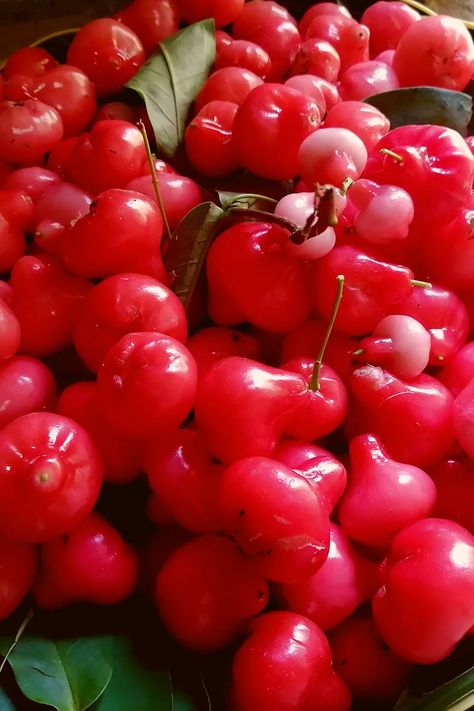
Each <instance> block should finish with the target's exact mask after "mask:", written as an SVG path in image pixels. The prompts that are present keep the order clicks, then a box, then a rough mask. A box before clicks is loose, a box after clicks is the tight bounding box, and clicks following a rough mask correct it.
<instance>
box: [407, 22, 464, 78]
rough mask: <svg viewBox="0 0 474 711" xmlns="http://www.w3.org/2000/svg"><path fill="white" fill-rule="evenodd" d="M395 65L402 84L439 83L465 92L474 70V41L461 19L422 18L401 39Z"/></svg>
mask: <svg viewBox="0 0 474 711" xmlns="http://www.w3.org/2000/svg"><path fill="white" fill-rule="evenodd" d="M393 68H394V69H395V71H396V72H397V74H398V77H399V79H400V85H401V86H420V85H423V86H427V85H429V86H440V87H443V88H445V89H451V90H454V91H462V90H463V89H464V87H465V86H466V84H467V83H468V82H469V80H470V79H471V76H472V72H473V70H474V44H473V42H472V37H471V35H470V34H469V32H468V30H467V28H466V26H465V25H464V23H463V22H462V20H458V19H456V18H454V17H448V16H446V15H441V16H440V15H437V16H434V17H422V18H421V19H420V21H419V22H415V23H413V24H412V25H411V26H410V27H409V28H408V29H407V30H406V32H405V33H404V34H403V35H402V37H401V38H400V42H399V43H398V45H397V47H396V49H395V55H394V57H393Z"/></svg>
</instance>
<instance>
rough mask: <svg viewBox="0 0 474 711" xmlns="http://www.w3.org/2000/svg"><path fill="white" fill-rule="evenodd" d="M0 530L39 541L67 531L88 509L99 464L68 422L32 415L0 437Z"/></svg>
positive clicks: (98, 476)
mask: <svg viewBox="0 0 474 711" xmlns="http://www.w3.org/2000/svg"><path fill="white" fill-rule="evenodd" d="M0 452H1V462H2V464H1V469H0V493H1V497H0V498H1V503H0V509H1V517H0V518H1V520H0V531H1V533H2V535H6V536H8V537H9V538H11V539H12V540H18V541H24V542H26V543H40V542H43V541H46V540H48V539H50V538H53V537H54V536H60V535H63V534H64V533H67V532H68V531H69V530H71V528H73V527H74V526H76V525H78V524H79V523H80V522H81V521H82V520H83V519H84V518H85V517H86V516H87V515H88V514H89V513H90V511H91V510H92V507H93V506H94V504H95V502H96V500H97V497H98V495H99V491H100V487H101V484H102V462H101V461H100V457H99V454H98V452H97V450H96V448H95V446H94V444H93V442H92V440H91V438H90V437H89V435H88V434H87V432H86V431H85V430H84V429H83V428H82V427H80V426H79V425H78V424H76V423H75V422H73V421H72V420H70V419H69V418H66V417H62V416H61V415H55V414H52V413H50V412H35V413H32V414H29V415H24V416H23V417H19V418H17V419H16V420H13V422H11V423H10V424H9V425H7V426H6V427H4V428H3V430H2V431H1V433H0Z"/></svg>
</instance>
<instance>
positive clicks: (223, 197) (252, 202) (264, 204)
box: [216, 190, 278, 210]
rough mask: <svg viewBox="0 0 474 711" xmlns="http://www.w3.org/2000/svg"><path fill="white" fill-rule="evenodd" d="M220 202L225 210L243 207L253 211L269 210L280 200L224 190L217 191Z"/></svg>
mask: <svg viewBox="0 0 474 711" xmlns="http://www.w3.org/2000/svg"><path fill="white" fill-rule="evenodd" d="M216 192H217V195H218V196H219V202H220V203H221V205H222V207H223V208H224V210H227V209H228V208H229V207H242V208H246V209H249V210H250V209H253V210H269V209H271V207H272V206H275V205H276V204H277V202H278V200H275V199H274V198H271V197H267V196H266V195H255V194H254V193H232V192H226V191H224V190H217V191H216Z"/></svg>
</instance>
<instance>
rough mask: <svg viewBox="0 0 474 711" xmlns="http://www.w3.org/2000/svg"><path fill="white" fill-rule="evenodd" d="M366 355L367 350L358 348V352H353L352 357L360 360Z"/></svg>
mask: <svg viewBox="0 0 474 711" xmlns="http://www.w3.org/2000/svg"><path fill="white" fill-rule="evenodd" d="M364 353H365V348H358V349H357V350H356V351H352V353H351V356H352V357H353V358H358V357H359V356H361V355H363V354H364Z"/></svg>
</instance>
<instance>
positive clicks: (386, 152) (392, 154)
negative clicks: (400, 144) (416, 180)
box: [380, 148, 403, 163]
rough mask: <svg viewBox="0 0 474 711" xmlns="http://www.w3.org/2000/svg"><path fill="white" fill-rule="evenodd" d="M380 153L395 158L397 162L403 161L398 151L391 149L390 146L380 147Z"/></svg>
mask: <svg viewBox="0 0 474 711" xmlns="http://www.w3.org/2000/svg"><path fill="white" fill-rule="evenodd" d="M380 153H383V154H384V155H385V156H390V158H393V159H394V160H396V161H397V163H403V157H402V156H401V155H400V154H399V153H395V151H391V150H390V148H381V149H380Z"/></svg>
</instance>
